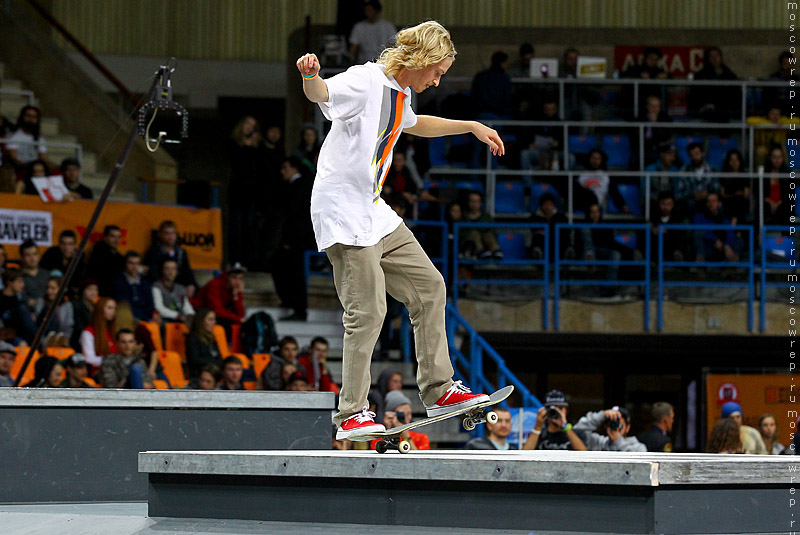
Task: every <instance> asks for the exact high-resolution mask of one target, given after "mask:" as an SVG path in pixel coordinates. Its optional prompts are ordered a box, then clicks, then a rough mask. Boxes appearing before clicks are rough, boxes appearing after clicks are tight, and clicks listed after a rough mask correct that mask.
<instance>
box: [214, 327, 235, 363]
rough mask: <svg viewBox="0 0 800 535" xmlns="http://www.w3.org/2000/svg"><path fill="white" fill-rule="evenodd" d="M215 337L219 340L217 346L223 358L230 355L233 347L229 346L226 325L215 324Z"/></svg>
mask: <svg viewBox="0 0 800 535" xmlns="http://www.w3.org/2000/svg"><path fill="white" fill-rule="evenodd" d="M214 338H215V339H216V340H217V347H218V348H219V354H220V355H221V356H222V358H225V357H227V356H230V354H231V349H230V347H229V346H228V338H227V337H226V336H225V327H223V326H222V325H214Z"/></svg>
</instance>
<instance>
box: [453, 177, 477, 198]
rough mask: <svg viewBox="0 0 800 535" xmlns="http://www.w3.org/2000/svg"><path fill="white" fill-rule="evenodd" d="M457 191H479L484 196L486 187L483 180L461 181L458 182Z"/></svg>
mask: <svg viewBox="0 0 800 535" xmlns="http://www.w3.org/2000/svg"><path fill="white" fill-rule="evenodd" d="M456 189H457V190H467V191H477V192H478V193H480V194H481V195H483V191H484V186H483V181H482V180H459V181H458V182H456Z"/></svg>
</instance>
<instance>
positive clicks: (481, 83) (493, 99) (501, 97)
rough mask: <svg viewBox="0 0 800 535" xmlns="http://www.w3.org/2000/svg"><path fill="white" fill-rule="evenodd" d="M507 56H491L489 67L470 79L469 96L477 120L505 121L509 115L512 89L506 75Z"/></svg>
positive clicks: (503, 53)
mask: <svg viewBox="0 0 800 535" xmlns="http://www.w3.org/2000/svg"><path fill="white" fill-rule="evenodd" d="M507 69H508V54H506V53H505V52H503V51H500V50H498V51H497V52H495V53H494V54H492V60H491V66H490V67H489V68H488V69H486V70H483V71H481V72H479V73H478V74H476V75H475V77H474V78H473V79H472V90H471V91H470V96H471V97H472V103H473V106H474V109H475V113H476V116H477V118H478V119H507V118H509V116H510V114H511V94H512V91H513V87H512V85H511V78H510V77H509V76H508V73H507Z"/></svg>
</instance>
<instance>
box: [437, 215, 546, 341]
mask: <svg viewBox="0 0 800 535" xmlns="http://www.w3.org/2000/svg"><path fill="white" fill-rule="evenodd" d="M469 229H484V230H492V229H494V230H506V231H513V230H517V231H534V232H535V231H537V230H541V231H543V232H544V247H543V251H542V253H543V254H542V258H541V259H539V260H535V259H529V258H524V255H519V254H509V253H510V252H511V251H508V250H506V251H503V253H504V254H505V255H506V257H505V258H504V259H503V260H500V261H497V260H475V259H468V258H459V252H460V251H459V241H460V236H461V234H462V233H463V232H464V231H466V230H469ZM501 250H502V244H501ZM452 255H453V280H452V283H451V286H452V290H453V292H452V293H453V305H454V306H457V305H458V291H459V288H460V287H461V286H466V285H469V284H486V285H501V284H502V285H508V284H514V285H526V286H541V287H542V288H543V292H542V328H543V329H547V328H548V327H549V318H548V311H547V296H548V294H549V293H550V275H549V272H548V264H549V261H550V234H549V230H548V226H547V225H546V224H544V223H527V224H526V223H456V224H455V225H454V226H453V251H452ZM492 264H496V265H499V266H501V267H506V266H541V268H542V279H463V280H462V279H460V278H459V273H458V272H459V267H460V266H465V265H466V266H489V265H492Z"/></svg>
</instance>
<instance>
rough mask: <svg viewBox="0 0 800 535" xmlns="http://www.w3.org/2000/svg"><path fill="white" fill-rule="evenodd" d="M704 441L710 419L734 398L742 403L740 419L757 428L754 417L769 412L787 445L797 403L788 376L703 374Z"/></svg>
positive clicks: (714, 418)
mask: <svg viewBox="0 0 800 535" xmlns="http://www.w3.org/2000/svg"><path fill="white" fill-rule="evenodd" d="M705 383H706V442H708V436H709V435H710V434H711V429H712V428H713V427H714V423H715V422H716V421H717V420H719V418H720V416H721V414H720V413H721V410H722V409H721V408H722V405H723V404H724V403H726V402H728V401H735V402H736V403H738V404H739V405H741V407H742V412H743V413H744V414H743V416H744V418H743V420H742V421H743V423H744V424H745V425H749V426H750V427H754V428H756V429H758V419H759V418H761V415H763V414H772V415H774V416H775V421H776V423H777V424H778V442H780V443H781V444H783V445H784V446H788V445H789V442H790V440H789V433H793V432H795V429H794V426H795V423H796V421H797V413H794V412H790V411H799V410H800V405H798V403H797V401H796V396H797V391H796V390H795V391H792V390H791V380H790V377H789V376H788V375H786V374H780V373H737V374H718V373H708V374H706V380H705Z"/></svg>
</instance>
